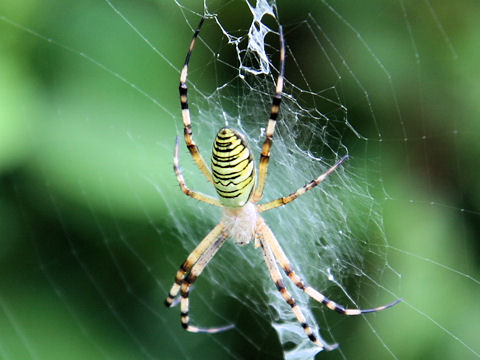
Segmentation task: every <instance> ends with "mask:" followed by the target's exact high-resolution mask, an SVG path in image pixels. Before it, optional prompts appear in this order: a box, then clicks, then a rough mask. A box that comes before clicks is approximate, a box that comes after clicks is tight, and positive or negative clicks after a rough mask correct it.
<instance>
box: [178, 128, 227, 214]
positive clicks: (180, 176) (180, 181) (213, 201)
mask: <svg viewBox="0 0 480 360" xmlns="http://www.w3.org/2000/svg"><path fill="white" fill-rule="evenodd" d="M178 146H179V138H178V136H177V139H176V142H175V152H174V154H173V170H174V171H175V175H176V176H177V181H178V184H179V185H180V189H182V191H183V193H184V194H185V195H188V196H190V197H192V198H194V199H196V200H200V201H203V202H206V203H207V204H211V205H215V206H221V205H220V201H218V200H217V199H215V198H212V197H210V196H208V195H205V194H202V193H198V192H195V191H192V190H190V189H189V188H188V187H187V184H186V183H185V179H184V177H183V174H182V170H181V169H180V161H179V157H178Z"/></svg>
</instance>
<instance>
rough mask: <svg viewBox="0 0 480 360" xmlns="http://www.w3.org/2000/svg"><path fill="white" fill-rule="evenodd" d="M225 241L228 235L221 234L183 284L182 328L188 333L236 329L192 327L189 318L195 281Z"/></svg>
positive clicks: (211, 332)
mask: <svg viewBox="0 0 480 360" xmlns="http://www.w3.org/2000/svg"><path fill="white" fill-rule="evenodd" d="M225 240H227V234H226V233H221V234H220V235H218V236H217V238H216V239H215V242H214V243H213V244H212V245H211V246H210V247H209V248H208V249H207V250H206V251H205V252H204V253H203V254H202V255H201V256H200V258H199V259H198V261H197V262H196V263H195V265H194V266H193V267H192V270H191V271H190V273H189V274H188V276H187V277H186V278H185V280H184V281H183V283H182V288H181V303H180V311H181V312H180V315H181V321H182V327H183V328H184V329H185V330H187V331H190V332H194V333H199V332H202V333H209V334H214V333H218V332H222V331H225V330H229V329H231V328H233V327H234V325H226V326H222V327H215V328H199V327H196V326H192V325H190V316H189V308H190V302H189V298H188V296H189V293H190V287H191V286H192V285H193V283H194V282H195V280H196V279H197V278H198V277H199V276H200V274H201V273H202V271H203V269H205V266H207V264H208V263H209V262H210V260H212V258H213V257H214V256H215V254H216V253H217V251H218V250H219V249H220V248H221V247H222V245H223V244H224V243H225Z"/></svg>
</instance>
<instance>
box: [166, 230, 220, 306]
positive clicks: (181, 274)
mask: <svg viewBox="0 0 480 360" xmlns="http://www.w3.org/2000/svg"><path fill="white" fill-rule="evenodd" d="M224 228H225V227H224V225H223V224H222V223H219V224H218V225H217V226H215V227H214V228H213V230H212V231H210V233H209V234H208V235H207V236H205V238H204V239H203V240H202V241H201V242H200V243H199V244H198V245H197V247H196V248H195V249H194V250H193V251H192V252H191V253H190V255H188V257H187V259H186V260H185V261H184V262H183V264H182V265H180V269H178V271H177V275H176V276H175V282H174V283H173V285H172V288H171V289H170V292H169V294H168V297H167V298H166V299H165V305H166V306H167V307H170V306H172V305H173V302H174V300H175V297H176V296H177V295H178V292H179V291H180V287H181V286H182V283H183V281H184V279H185V277H186V276H187V273H188V272H189V271H190V269H191V268H192V267H193V265H195V263H196V262H197V261H198V259H199V258H200V256H202V254H204V253H205V252H206V251H207V250H208V249H209V248H211V247H212V246H213V244H214V243H215V240H216V239H217V238H218V237H219V236H220V235H221V234H222V232H223V231H224Z"/></svg>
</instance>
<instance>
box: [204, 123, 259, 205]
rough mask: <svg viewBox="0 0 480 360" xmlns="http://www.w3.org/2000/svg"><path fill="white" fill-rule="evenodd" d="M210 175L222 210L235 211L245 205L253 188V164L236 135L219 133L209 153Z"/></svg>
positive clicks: (231, 132)
mask: <svg viewBox="0 0 480 360" xmlns="http://www.w3.org/2000/svg"><path fill="white" fill-rule="evenodd" d="M212 175H213V183H214V185H215V189H216V190H217V193H218V196H219V197H220V202H221V203H222V205H223V206H225V207H229V208H238V207H242V206H244V205H245V204H246V203H247V202H248V200H249V199H250V196H251V195H252V190H253V187H254V185H255V164H254V162H253V156H252V152H251V151H250V148H249V147H248V145H247V143H246V141H245V139H244V138H243V136H242V135H241V134H240V133H238V132H237V131H235V130H233V129H230V128H223V129H220V131H219V132H218V134H217V137H216V138H215V141H214V143H213V149H212Z"/></svg>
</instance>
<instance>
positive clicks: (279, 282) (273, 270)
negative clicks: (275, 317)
mask: <svg viewBox="0 0 480 360" xmlns="http://www.w3.org/2000/svg"><path fill="white" fill-rule="evenodd" d="M259 235H260V239H259V240H260V247H261V249H262V253H263V258H264V259H265V263H266V264H267V268H268V271H269V272H270V276H271V278H272V280H273V282H274V283H275V286H276V287H277V290H278V291H279V292H280V294H282V297H283V298H284V299H285V301H286V302H287V304H288V305H290V307H291V308H292V311H293V313H294V314H295V316H296V318H297V320H298V322H299V323H300V325H301V326H302V328H303V330H304V331H305V333H306V334H307V336H308V338H309V339H310V341H312V342H313V343H314V344H316V345H318V346H320V347H321V348H322V349H326V350H333V349H335V348H336V346H337V345H329V344H327V343H325V342H323V341H321V339H320V338H317V337H316V336H315V335H314V334H313V331H312V328H311V327H310V325H308V323H307V319H306V318H305V316H304V315H303V313H302V311H301V310H300V308H299V307H298V305H297V304H296V302H295V300H294V299H293V297H292V295H290V293H289V292H288V290H287V288H286V287H285V284H284V282H283V279H282V276H281V274H280V271H279V270H278V266H277V264H276V262H275V259H274V257H273V254H272V250H271V249H270V246H269V244H268V243H267V242H265V241H264V236H263V235H264V234H263V232H262V231H259Z"/></svg>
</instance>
